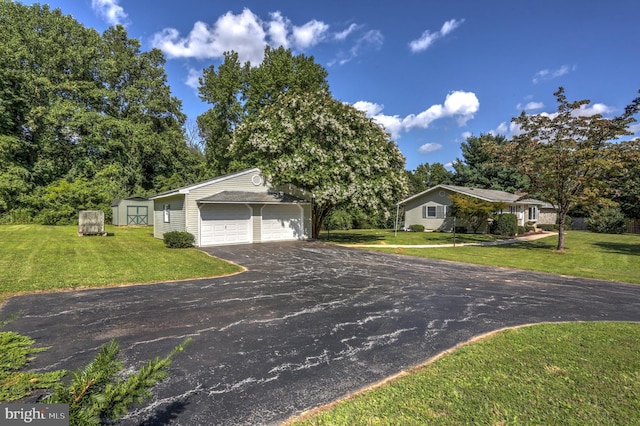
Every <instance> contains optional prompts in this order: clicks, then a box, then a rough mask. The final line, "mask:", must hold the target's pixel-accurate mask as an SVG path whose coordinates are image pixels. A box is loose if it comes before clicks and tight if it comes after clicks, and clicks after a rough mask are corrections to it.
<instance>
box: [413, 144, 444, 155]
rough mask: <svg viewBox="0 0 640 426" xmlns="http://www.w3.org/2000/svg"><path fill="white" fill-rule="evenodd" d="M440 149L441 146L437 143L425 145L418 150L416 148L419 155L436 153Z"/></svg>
mask: <svg viewBox="0 0 640 426" xmlns="http://www.w3.org/2000/svg"><path fill="white" fill-rule="evenodd" d="M441 148H442V145H441V144H439V143H425V144H424V145H422V146H421V147H420V148H418V152H420V154H427V153H429V152H433V151H437V150H439V149H441Z"/></svg>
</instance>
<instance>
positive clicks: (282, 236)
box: [262, 204, 304, 241]
mask: <svg viewBox="0 0 640 426" xmlns="http://www.w3.org/2000/svg"><path fill="white" fill-rule="evenodd" d="M303 229H304V228H303V224H302V209H301V208H300V206H296V205H282V206H280V205H270V204H268V205H266V206H264V207H263V208H262V241H277V240H297V239H301V238H302V237H303Z"/></svg>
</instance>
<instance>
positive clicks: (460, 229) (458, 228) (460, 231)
mask: <svg viewBox="0 0 640 426" xmlns="http://www.w3.org/2000/svg"><path fill="white" fill-rule="evenodd" d="M455 232H456V234H466V233H467V227H466V226H456V229H455Z"/></svg>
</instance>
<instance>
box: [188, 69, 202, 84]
mask: <svg viewBox="0 0 640 426" xmlns="http://www.w3.org/2000/svg"><path fill="white" fill-rule="evenodd" d="M200 77H202V71H198V70H195V69H193V68H189V73H188V74H187V79H186V80H185V84H186V85H187V86H189V87H192V88H194V89H198V88H199V87H200Z"/></svg>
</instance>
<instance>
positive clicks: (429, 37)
mask: <svg viewBox="0 0 640 426" xmlns="http://www.w3.org/2000/svg"><path fill="white" fill-rule="evenodd" d="M463 22H464V19H460V20H456V19H451V20H449V21H447V22H445V23H444V24H443V25H442V28H440V31H437V32H435V33H432V32H431V31H429V30H426V31H425V32H423V33H422V35H421V36H420V38H418V39H417V40H412V41H411V42H409V48H410V49H411V51H412V52H414V53H416V52H422V51H424V50H427V49H428V48H429V47H430V46H431V45H432V44H433V43H434V42H435V41H436V40H438V39H439V38H442V37H445V36H447V35H449V34H450V33H451V32H453V30H455V29H456V28H458V27H459V26H460V25H462V23H463Z"/></svg>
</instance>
